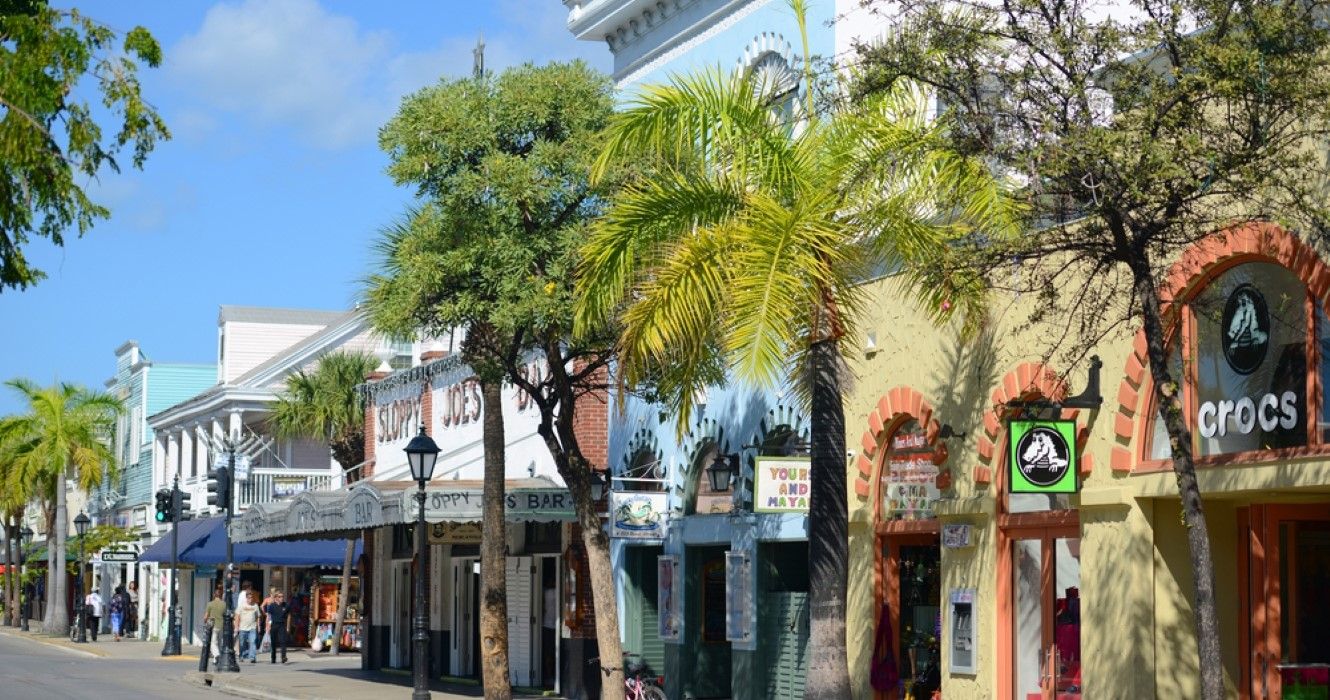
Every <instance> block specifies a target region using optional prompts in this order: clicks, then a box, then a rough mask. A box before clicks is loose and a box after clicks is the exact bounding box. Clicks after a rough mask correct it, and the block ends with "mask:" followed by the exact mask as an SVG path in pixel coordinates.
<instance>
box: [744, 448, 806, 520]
mask: <svg viewBox="0 0 1330 700" xmlns="http://www.w3.org/2000/svg"><path fill="white" fill-rule="evenodd" d="M811 483H812V482H811V481H810V480H809V461H808V458H807V457H758V458H757V459H756V460H755V461H754V464H753V510H754V511H756V512H758V513H807V512H808V498H809V496H810V495H811V494H812V489H811V488H810V486H811Z"/></svg>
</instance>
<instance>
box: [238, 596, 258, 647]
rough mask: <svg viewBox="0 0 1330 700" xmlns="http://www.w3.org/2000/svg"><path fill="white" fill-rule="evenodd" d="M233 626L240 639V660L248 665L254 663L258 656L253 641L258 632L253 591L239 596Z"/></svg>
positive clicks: (256, 606)
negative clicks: (247, 661) (245, 661)
mask: <svg viewBox="0 0 1330 700" xmlns="http://www.w3.org/2000/svg"><path fill="white" fill-rule="evenodd" d="M235 625H236V630H238V634H237V636H238V637H239V639H240V660H241V661H244V660H245V659H249V662H250V663H256V661H257V659H258V656H259V648H258V645H257V643H256V641H257V640H256V639H255V638H256V637H257V636H258V632H259V604H258V603H257V602H256V601H255V600H254V591H248V590H247V591H245V592H244V593H242V594H241V596H240V607H238V608H236V619H235Z"/></svg>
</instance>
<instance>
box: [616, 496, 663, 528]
mask: <svg viewBox="0 0 1330 700" xmlns="http://www.w3.org/2000/svg"><path fill="white" fill-rule="evenodd" d="M668 519H669V494H667V493H663V492H650V491H611V492H610V537H621V538H627V539H661V538H664V537H665V522H666V521H667V520H668Z"/></svg>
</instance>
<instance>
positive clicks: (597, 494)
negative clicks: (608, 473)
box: [588, 469, 605, 501]
mask: <svg viewBox="0 0 1330 700" xmlns="http://www.w3.org/2000/svg"><path fill="white" fill-rule="evenodd" d="M588 481H590V482H591V500H593V501H599V500H600V499H601V497H602V496H604V495H605V477H603V476H601V475H600V472H598V471H596V470H594V469H592V470H591V478H590V479H589V480H588Z"/></svg>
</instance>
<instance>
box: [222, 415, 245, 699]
mask: <svg viewBox="0 0 1330 700" xmlns="http://www.w3.org/2000/svg"><path fill="white" fill-rule="evenodd" d="M236 452H237V446H236V445H235V443H232V442H229V441H228V442H227V460H226V470H227V472H228V473H227V474H226V476H225V478H226V575H225V577H224V578H223V581H224V586H225V588H224V589H223V595H224V596H225V598H226V617H224V618H222V649H221V652H220V653H219V654H218V655H217V670H218V671H226V672H230V673H240V664H238V663H236V650H235V646H234V636H235V630H234V626H235V613H236V611H235V584H236V582H235V543H234V542H233V541H232V540H231V516H232V514H233V513H234V512H235V500H236V491H238V490H239V489H237V488H236V478H235V476H236Z"/></svg>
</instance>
